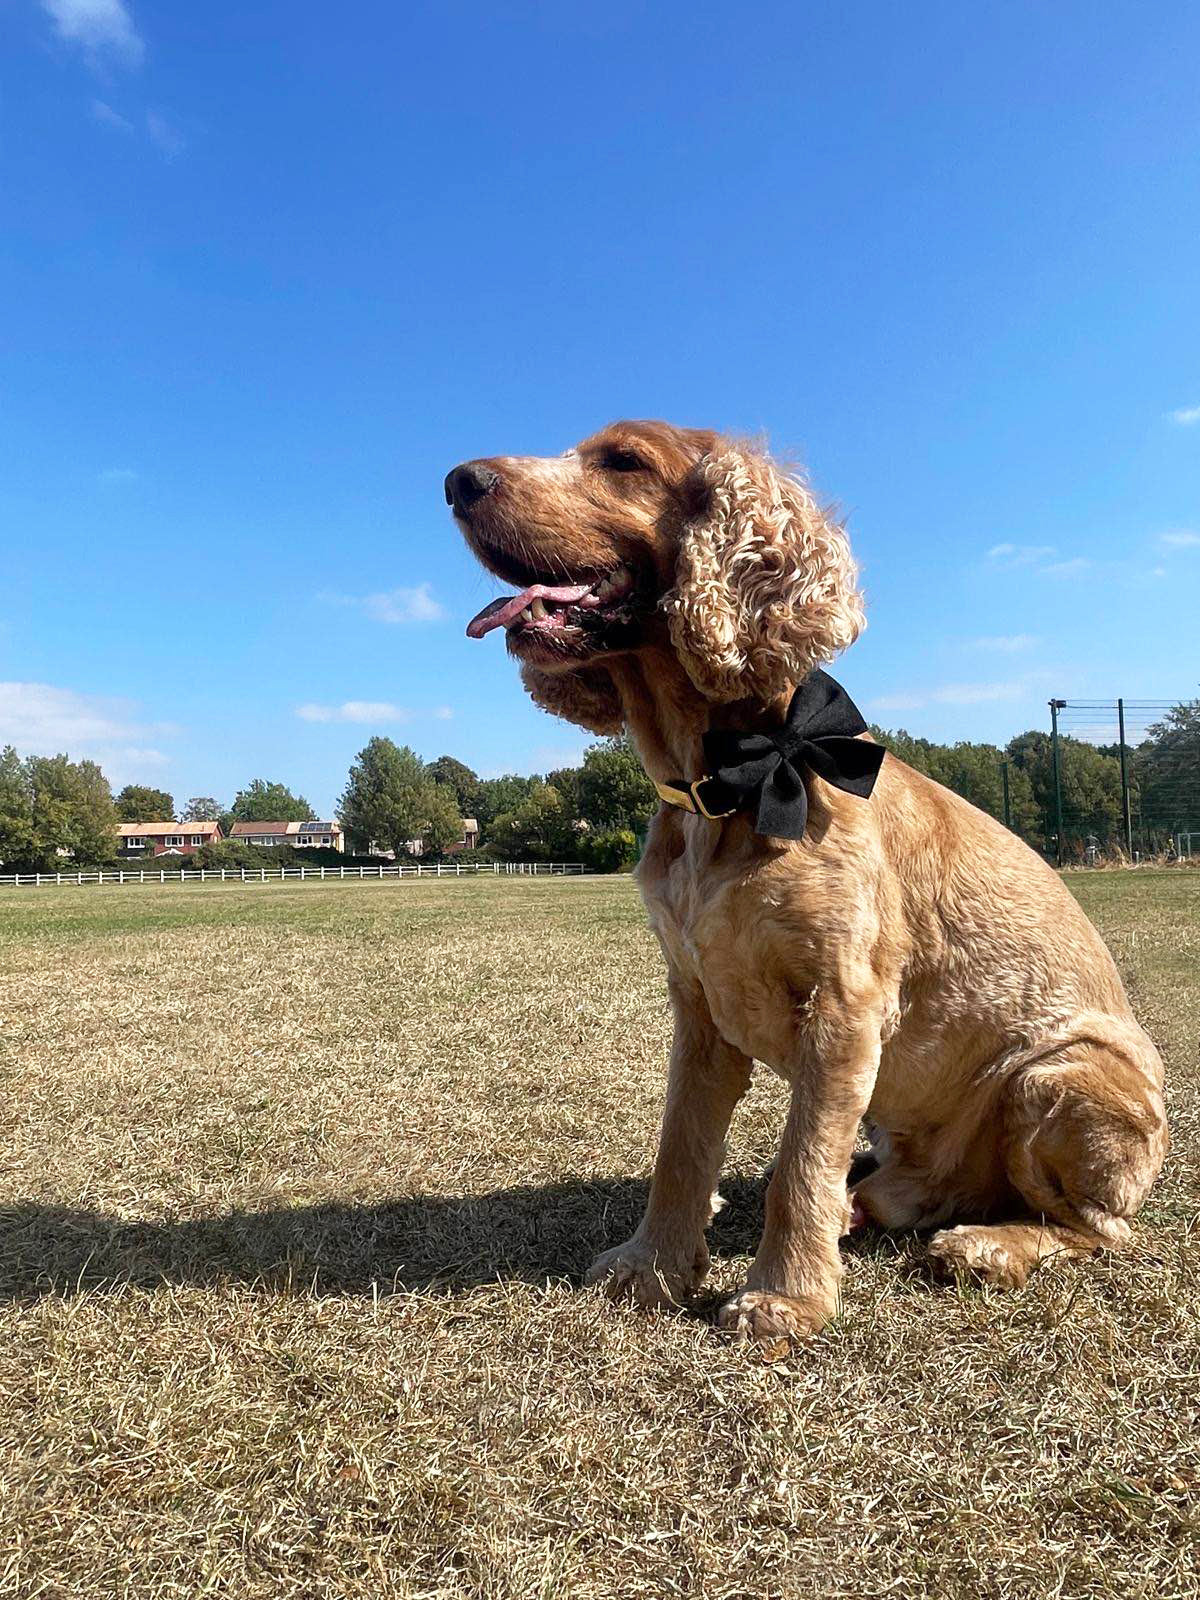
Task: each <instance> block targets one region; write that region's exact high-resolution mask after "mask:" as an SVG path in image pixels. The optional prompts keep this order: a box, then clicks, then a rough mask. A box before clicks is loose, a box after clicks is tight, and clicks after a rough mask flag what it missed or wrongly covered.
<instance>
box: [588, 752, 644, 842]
mask: <svg viewBox="0 0 1200 1600" xmlns="http://www.w3.org/2000/svg"><path fill="white" fill-rule="evenodd" d="M657 809H658V792H657V790H656V789H655V787H654V785H653V783H651V781H650V779H649V778H648V777H647V776H646V772H645V769H644V767H643V766H642V764H641V762H640V761H639V760H638V758H637V755H636V754H635V752H634V749H633V746H632V745H631V744H630V742H629V740H628V739H624V738H618V739H606V740H604V742H603V743H602V744H594V745H592V747H591V748H590V749H589V750H588V752H587V754H586V755H585V756H584V758H583V768H582V770H581V771H580V774H579V815H580V816H581V817H582V818H583V819H584V821H585V822H587V823H589V824H590V825H591V826H592V827H593V828H605V829H609V828H629V829H635V830H636V829H637V828H639V827H642V826H643V825H644V824H645V823H646V822H648V821H649V820H650V818H651V817H652V816H653V815H654V813H655V811H656V810H657Z"/></svg>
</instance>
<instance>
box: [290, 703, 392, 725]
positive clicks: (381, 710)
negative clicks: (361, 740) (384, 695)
mask: <svg viewBox="0 0 1200 1600" xmlns="http://www.w3.org/2000/svg"><path fill="white" fill-rule="evenodd" d="M296 715H297V716H298V717H299V718H300V719H301V721H303V722H407V721H408V720H409V719H410V717H411V716H412V712H411V711H410V710H409V709H408V707H407V706H397V705H393V704H392V702H391V701H390V700H343V701H342V703H341V705H340V706H320V705H313V704H312V703H309V704H308V705H303V706H297V707H296Z"/></svg>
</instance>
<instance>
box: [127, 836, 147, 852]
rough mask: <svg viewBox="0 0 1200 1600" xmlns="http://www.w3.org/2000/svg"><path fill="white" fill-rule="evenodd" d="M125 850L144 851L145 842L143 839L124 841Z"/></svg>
mask: <svg viewBox="0 0 1200 1600" xmlns="http://www.w3.org/2000/svg"><path fill="white" fill-rule="evenodd" d="M125 848H126V850H144V849H145V848H146V841H145V839H126V841H125Z"/></svg>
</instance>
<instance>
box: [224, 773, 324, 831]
mask: <svg viewBox="0 0 1200 1600" xmlns="http://www.w3.org/2000/svg"><path fill="white" fill-rule="evenodd" d="M230 816H231V818H232V820H233V821H234V822H315V821H316V812H315V811H314V810H313V808H312V807H311V806H310V805H309V803H308V801H307V800H306V799H305V798H304V796H303V795H302V794H293V793H292V791H291V790H290V789H287V788H285V787H284V785H283V784H282V783H267V782H266V780H265V779H263V778H255V780H254V782H253V783H251V784H248V785H247V787H246V788H244V789H239V790H238V793H237V795H236V796H235V797H234V802H233V805H232V806H231V807H230Z"/></svg>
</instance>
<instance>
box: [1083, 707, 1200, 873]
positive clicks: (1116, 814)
mask: <svg viewBox="0 0 1200 1600" xmlns="http://www.w3.org/2000/svg"><path fill="white" fill-rule="evenodd" d="M1198 704H1200V703H1198V702H1195V701H1193V702H1191V703H1190V705H1189V704H1188V703H1187V702H1183V701H1179V700H1124V699H1118V700H1054V701H1051V730H1052V738H1053V739H1054V740H1055V742H1056V746H1057V755H1056V761H1057V780H1056V793H1055V809H1056V817H1055V834H1056V837H1055V838H1054V840H1053V846H1054V850H1055V853H1056V854H1057V855H1058V856H1059V858H1060V859H1062V860H1079V859H1085V860H1087V859H1096V858H1098V857H1099V856H1105V855H1112V854H1115V853H1125V854H1128V855H1130V856H1132V857H1134V858H1139V857H1146V856H1167V857H1171V856H1176V855H1180V854H1183V855H1188V854H1195V853H1196V850H1197V846H1198V843H1200V754H1198V752H1200V741H1198V738H1197V732H1198V729H1197V724H1200V711H1198V710H1197V706H1198ZM1081 745H1082V746H1086V747H1088V749H1089V750H1090V751H1091V752H1094V756H1093V757H1092V758H1090V759H1089V758H1086V757H1085V756H1084V755H1083V753H1082V752H1080V751H1079V750H1078V746H1081ZM1073 747H1074V748H1073ZM1095 756H1099V757H1103V758H1104V760H1103V762H1098V761H1096V760H1095Z"/></svg>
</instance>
